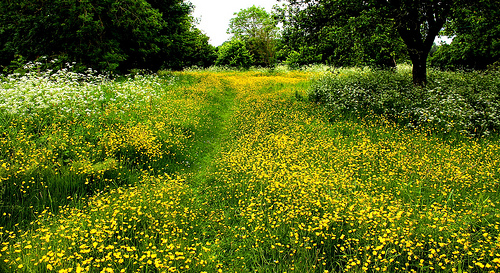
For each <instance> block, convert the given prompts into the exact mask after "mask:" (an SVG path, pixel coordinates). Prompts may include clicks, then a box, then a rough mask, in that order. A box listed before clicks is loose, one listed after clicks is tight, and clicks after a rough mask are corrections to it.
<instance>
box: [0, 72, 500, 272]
mask: <svg viewBox="0 0 500 273" xmlns="http://www.w3.org/2000/svg"><path fill="white" fill-rule="evenodd" d="M310 77H311V74H306V73H283V74H275V75H273V74H270V73H258V72H224V73H210V72H191V73H184V74H182V77H181V79H183V80H182V81H179V82H178V83H177V86H175V90H177V91H176V92H178V94H179V96H177V98H179V99H180V100H181V102H180V103H177V104H175V105H177V106H184V107H180V108H177V109H170V110H168V111H166V110H165V111H158V112H159V113H170V114H171V115H179V116H180V117H189V118H181V119H180V120H181V121H182V122H178V123H175V125H176V126H177V127H175V128H180V130H181V131H182V132H184V135H185V136H187V137H186V138H185V141H184V142H183V145H178V146H179V147H181V146H182V147H183V148H182V149H181V148H178V150H176V155H175V157H172V159H171V162H170V164H171V167H169V168H168V170H169V172H165V170H167V169H162V170H161V171H157V170H155V168H154V166H155V165H152V167H151V168H149V169H145V170H143V171H142V175H141V176H140V177H139V178H138V179H139V182H138V183H136V184H135V185H131V186H128V187H118V188H114V189H110V190H109V191H108V192H106V193H102V194H100V195H96V196H94V197H92V198H91V199H90V200H89V201H88V202H87V203H86V205H85V206H81V207H67V208H66V209H63V210H62V211H61V212H60V214H59V215H55V216H51V215H49V214H43V213H42V214H41V215H40V216H39V218H38V220H37V221H36V222H34V223H33V224H32V226H31V227H29V228H28V229H26V231H19V232H16V233H11V234H10V238H9V240H8V241H5V242H3V245H2V249H0V250H1V252H0V253H1V255H2V256H1V257H0V258H1V260H2V261H3V262H2V269H4V270H5V271H10V272H14V271H25V272H47V271H59V272H70V271H71V272H83V271H89V272H119V271H123V272H217V271H219V272H326V271H328V272H338V271H344V272H365V271H367V272H378V271H389V272H396V271H402V272H432V271H437V272H450V271H457V272H485V271H491V272H495V271H498V270H499V269H500V241H499V240H498V238H499V235H500V230H499V226H500V220H499V219H500V211H499V206H500V198H499V195H498V190H499V187H500V185H499V179H500V173H499V170H500V158H499V157H500V156H499V154H500V145H499V144H498V143H491V142H488V141H487V140H485V141H473V140H464V141H460V142H449V141H444V140H442V139H439V138H436V137H433V136H429V135H427V134H426V133H425V132H411V131H407V130H404V129H401V128H399V127H397V126H396V125H393V124H390V123H388V122H384V121H382V120H378V119H377V118H373V119H372V118H367V119H357V118H344V117H332V116H331V115H330V114H329V113H328V111H326V110H325V109H324V108H323V107H321V106H317V105H314V104H310V103H308V102H305V101H302V100H300V97H301V94H304V92H305V89H306V87H307V85H308V81H309V79H310ZM172 102H173V101H171V102H170V103H172ZM161 105H162V107H166V108H168V107H169V105H171V104H169V103H164V104H161ZM176 130H177V129H176ZM0 262H1V261H0Z"/></svg>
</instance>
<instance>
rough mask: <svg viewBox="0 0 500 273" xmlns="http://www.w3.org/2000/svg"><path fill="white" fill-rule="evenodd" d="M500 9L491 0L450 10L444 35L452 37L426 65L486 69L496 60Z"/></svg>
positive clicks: (499, 59) (499, 48) (499, 49)
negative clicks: (451, 12)
mask: <svg viewBox="0 0 500 273" xmlns="http://www.w3.org/2000/svg"><path fill="white" fill-rule="evenodd" d="M498 22H500V10H499V9H498V8H497V4H496V3H494V2H493V1H485V0H483V1H474V2H470V3H469V5H468V6H467V7H466V8H461V9H458V10H455V11H454V12H453V16H452V17H451V18H450V20H449V21H448V22H447V24H445V30H444V34H445V35H447V36H451V37H453V41H452V43H451V44H449V45H441V46H439V47H438V48H437V52H435V53H434V54H433V55H432V56H431V57H430V64H431V65H435V66H438V67H441V68H445V69H450V68H451V69H456V68H466V69H486V68H487V67H488V66H490V65H493V64H494V63H495V62H497V64H498V62H500V24H499V23H498Z"/></svg>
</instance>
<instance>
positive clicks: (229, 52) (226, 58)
mask: <svg viewBox="0 0 500 273" xmlns="http://www.w3.org/2000/svg"><path fill="white" fill-rule="evenodd" d="M253 62H254V60H253V56H252V54H250V51H249V50H248V49H247V47H246V45H245V43H244V42H243V41H241V40H233V41H230V42H227V43H225V44H223V45H221V47H220V49H219V53H218V57H217V60H216V61H215V64H216V65H219V66H231V67H236V68H245V69H248V68H250V66H251V65H252V64H253Z"/></svg>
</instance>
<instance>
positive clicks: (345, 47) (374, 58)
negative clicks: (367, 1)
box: [280, 1, 406, 67]
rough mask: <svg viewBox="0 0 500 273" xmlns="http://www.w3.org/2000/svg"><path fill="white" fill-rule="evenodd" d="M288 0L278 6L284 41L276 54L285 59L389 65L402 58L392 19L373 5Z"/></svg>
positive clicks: (360, 64)
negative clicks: (303, 4)
mask: <svg viewBox="0 0 500 273" xmlns="http://www.w3.org/2000/svg"><path fill="white" fill-rule="evenodd" d="M289 2H290V4H291V5H290V6H286V7H284V8H282V9H281V10H280V14H281V20H282V21H283V23H284V35H283V39H284V44H285V45H286V46H285V47H283V49H282V53H281V54H280V55H281V56H284V59H285V60H288V61H287V63H291V62H292V63H293V61H294V60H296V62H295V63H296V64H299V65H302V64H303V63H307V62H309V63H311V62H312V63H327V64H331V65H335V66H366V65H368V66H384V67H387V66H389V67H393V66H395V64H396V62H401V61H403V60H404V59H405V56H406V51H405V46H404V43H403V41H402V40H401V39H400V38H399V37H398V36H397V34H396V33H395V32H394V31H393V30H392V26H393V22H391V21H387V20H385V19H384V18H383V17H382V16H380V14H379V13H377V11H376V10H374V9H367V7H366V6H365V5H362V4H360V3H358V2H356V1H350V2H348V3H347V2H343V1H321V2H318V3H316V2H315V3H310V4H309V5H307V6H303V7H302V8H297V6H294V5H298V6H300V3H298V2H294V1H289ZM297 53H299V54H297ZM298 56H300V57H299V58H298Z"/></svg>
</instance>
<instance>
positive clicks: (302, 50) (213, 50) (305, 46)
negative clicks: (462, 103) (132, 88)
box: [0, 0, 500, 85]
mask: <svg viewBox="0 0 500 273" xmlns="http://www.w3.org/2000/svg"><path fill="white" fill-rule="evenodd" d="M279 2H280V3H281V5H276V6H275V8H274V10H273V11H272V12H268V11H266V10H265V9H264V8H261V7H255V6H253V7H249V8H248V9H244V10H241V11H240V12H238V13H235V16H234V18H232V19H231V21H230V24H229V29H228V33H230V34H232V38H231V39H230V40H229V41H227V42H225V43H224V44H223V45H221V46H219V47H213V46H211V45H210V44H209V42H208V41H209V37H207V35H206V34H204V33H202V32H201V31H200V30H199V29H197V28H196V19H195V18H193V17H192V15H191V13H192V11H193V8H194V7H193V5H192V4H191V3H190V2H188V1H184V0H121V1H117V0H85V1H81V0H50V1H49V0H38V1H28V0H21V1H13V0H4V1H1V2H0V65H1V66H2V67H3V68H4V70H6V69H8V67H9V65H11V64H12V63H15V62H21V61H24V60H35V59H37V58H38V57H40V56H47V57H49V58H57V59H58V60H60V61H61V62H66V61H71V62H76V63H77V64H79V65H82V66H84V67H92V68H96V69H100V70H110V71H117V72H126V71H129V70H130V69H134V68H139V69H150V70H157V69H182V68H185V67H190V66H200V67H207V66H211V65H225V66H233V67H239V68H248V67H250V66H264V67H272V66H274V65H275V64H277V63H284V64H287V65H289V66H292V67H298V66H302V65H308V64H318V63H324V64H329V65H334V66H377V67H394V66H396V65H397V64H398V63H401V62H411V63H412V64H413V69H414V70H413V80H414V83H415V84H418V85H425V83H426V81H427V78H426V69H427V65H428V64H430V65H433V66H437V67H440V68H443V69H463V68H465V69H486V68H488V67H491V66H495V65H498V63H499V59H500V26H499V23H498V22H500V11H499V9H498V8H497V6H496V4H497V3H496V1H494V0H475V1H466V0H419V1H414V0H349V1H345V0H281V1H279ZM438 35H446V36H449V37H453V42H452V43H451V44H449V45H436V44H435V43H434V41H435V38H436V37H437V36H438Z"/></svg>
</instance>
